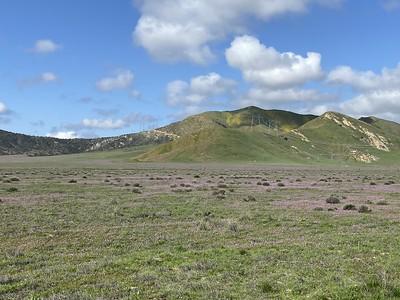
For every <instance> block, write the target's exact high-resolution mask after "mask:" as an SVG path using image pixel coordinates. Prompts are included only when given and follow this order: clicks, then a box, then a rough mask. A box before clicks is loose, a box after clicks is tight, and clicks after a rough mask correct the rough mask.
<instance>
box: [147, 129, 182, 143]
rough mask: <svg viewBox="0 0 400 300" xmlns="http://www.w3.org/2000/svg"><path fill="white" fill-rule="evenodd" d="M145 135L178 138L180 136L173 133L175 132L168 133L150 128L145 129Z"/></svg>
mask: <svg viewBox="0 0 400 300" xmlns="http://www.w3.org/2000/svg"><path fill="white" fill-rule="evenodd" d="M144 134H145V136H146V137H156V138H161V137H169V138H171V139H174V140H175V139H178V138H179V137H180V136H179V135H177V134H175V133H170V132H166V131H161V130H157V129H154V130H150V131H145V132H144Z"/></svg>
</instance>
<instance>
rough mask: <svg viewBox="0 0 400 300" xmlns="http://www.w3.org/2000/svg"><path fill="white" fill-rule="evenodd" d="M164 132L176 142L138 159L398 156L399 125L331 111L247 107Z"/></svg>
mask: <svg viewBox="0 0 400 300" xmlns="http://www.w3.org/2000/svg"><path fill="white" fill-rule="evenodd" d="M202 124H204V126H202ZM163 130H165V131H167V132H174V133H176V134H179V135H180V138H179V139H177V140H174V141H172V142H170V143H167V144H163V145H160V146H158V147H156V148H155V149H151V150H149V151H148V152H147V153H144V154H142V155H140V156H139V157H136V160H138V161H182V162H185V161H258V162H277V163H278V162H291V163H293V162H295V163H297V162H299V163H305V162H320V163H321V162H324V163H332V162H335V161H344V162H363V163H373V162H381V163H392V162H393V161H396V160H397V161H398V160H399V159H398V158H399V154H400V151H399V150H400V125H399V124H397V123H395V122H390V121H386V120H382V119H378V118H375V117H368V118H362V119H360V120H357V119H354V118H351V117H349V116H346V115H343V114H340V113H335V112H328V113H325V114H324V115H322V116H320V117H317V116H312V115H299V114H294V113H291V112H286V111H277V110H271V111H266V110H262V109H259V108H256V107H248V108H244V109H241V110H237V111H233V112H221V113H218V112H211V113H204V114H201V115H198V116H193V117H190V118H188V119H186V120H184V121H182V122H178V123H175V124H172V125H170V126H167V127H164V128H163Z"/></svg>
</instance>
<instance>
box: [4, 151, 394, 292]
mask: <svg viewBox="0 0 400 300" xmlns="http://www.w3.org/2000/svg"><path fill="white" fill-rule="evenodd" d="M78 158H79V157H78ZM97 159H98V158H93V160H86V161H85V162H84V163H82V164H81V165H79V163H78V162H77V161H79V159H77V158H76V159H75V160H74V163H72V162H70V163H69V161H68V159H67V158H65V157H64V158H40V159H38V160H31V159H28V158H23V159H22V158H21V157H19V158H18V157H9V158H8V159H7V158H4V157H3V158H1V160H0V298H1V299H26V298H28V299H398V298H400V273H399V271H398V270H399V269H400V251H399V245H400V235H399V232H400V218H399V217H400V172H399V169H398V168H394V167H393V168H379V167H376V168H364V167H363V168H358V167H337V168H334V167H315V166H314V167H305V166H291V167H290V166H283V167H280V166H276V165H275V166H268V165H260V166H257V165H242V166H239V165H237V166H231V165H224V164H221V165H200V164H198V165H195V164H193V165H185V164H176V165H174V164H127V163H113V162H112V161H111V160H110V161H108V162H106V163H104V162H103V163H98V162H99V161H100V160H97ZM328 202H333V203H328ZM352 205H353V206H354V207H353V206H352ZM344 207H346V208H347V210H345V209H344Z"/></svg>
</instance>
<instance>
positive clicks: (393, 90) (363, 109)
mask: <svg viewBox="0 0 400 300" xmlns="http://www.w3.org/2000/svg"><path fill="white" fill-rule="evenodd" d="M327 82H328V83H331V84H336V85H344V86H350V87H352V88H353V89H354V90H355V91H357V92H358V95H355V96H354V97H353V98H351V99H349V100H347V101H345V102H343V103H341V104H340V106H339V108H340V109H341V110H342V111H343V112H345V113H351V114H354V115H378V116H383V115H386V116H391V118H392V119H396V120H400V64H399V65H397V66H396V67H395V68H393V69H389V68H383V69H382V71H381V72H380V73H375V72H373V71H356V70H353V69H352V68H351V67H348V66H341V67H338V68H336V69H335V70H333V71H332V72H330V73H329V75H328V77H327ZM393 116H395V117H393Z"/></svg>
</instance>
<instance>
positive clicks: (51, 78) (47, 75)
mask: <svg viewBox="0 0 400 300" xmlns="http://www.w3.org/2000/svg"><path fill="white" fill-rule="evenodd" d="M57 80H58V77H57V75H56V74H54V73H53V72H44V73H42V74H40V75H38V76H36V77H32V78H28V79H23V80H20V81H19V82H18V85H19V86H20V87H29V86H32V85H38V84H47V83H52V82H56V81H57Z"/></svg>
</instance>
